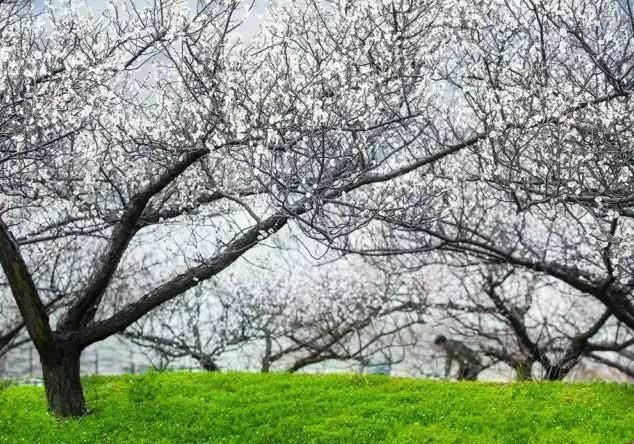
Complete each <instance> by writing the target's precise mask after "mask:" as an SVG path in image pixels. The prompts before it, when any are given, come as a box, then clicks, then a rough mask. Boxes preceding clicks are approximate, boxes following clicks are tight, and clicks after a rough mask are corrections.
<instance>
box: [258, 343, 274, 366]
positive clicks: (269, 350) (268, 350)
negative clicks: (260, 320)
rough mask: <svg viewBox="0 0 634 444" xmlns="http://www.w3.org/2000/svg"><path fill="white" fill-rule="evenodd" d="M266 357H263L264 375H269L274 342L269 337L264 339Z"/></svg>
mask: <svg viewBox="0 0 634 444" xmlns="http://www.w3.org/2000/svg"><path fill="white" fill-rule="evenodd" d="M264 341H265V342H264V356H262V368H261V371H262V373H268V372H269V371H270V370H271V353H272V350H273V341H272V340H271V337H270V336H269V335H266V338H265V339H264Z"/></svg>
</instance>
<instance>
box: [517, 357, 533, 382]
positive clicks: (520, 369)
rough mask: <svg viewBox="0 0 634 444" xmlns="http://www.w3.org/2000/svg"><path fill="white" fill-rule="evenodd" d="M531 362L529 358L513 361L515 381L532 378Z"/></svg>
mask: <svg viewBox="0 0 634 444" xmlns="http://www.w3.org/2000/svg"><path fill="white" fill-rule="evenodd" d="M532 367H533V363H532V362H531V361H530V360H519V361H515V362H514V363H513V369H514V370H515V379H516V380H517V381H528V380H530V379H531V378H532V376H533V372H532Z"/></svg>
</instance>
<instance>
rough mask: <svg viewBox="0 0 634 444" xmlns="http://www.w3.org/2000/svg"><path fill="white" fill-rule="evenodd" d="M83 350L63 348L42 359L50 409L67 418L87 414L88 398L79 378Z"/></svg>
mask: <svg viewBox="0 0 634 444" xmlns="http://www.w3.org/2000/svg"><path fill="white" fill-rule="evenodd" d="M80 354H81V352H80V351H79V350H76V349H74V348H70V349H69V348H66V347H64V348H62V349H61V350H59V351H57V352H56V353H55V355H54V357H53V358H52V359H41V363H42V373H43V376H44V387H45V389H46V399H47V402H48V409H49V411H50V412H51V413H53V414H55V415H57V416H60V417H63V418H67V417H78V416H83V415H85V414H86V412H87V409H86V400H85V399H84V392H83V389H82V387H81V381H80V378H79V357H80Z"/></svg>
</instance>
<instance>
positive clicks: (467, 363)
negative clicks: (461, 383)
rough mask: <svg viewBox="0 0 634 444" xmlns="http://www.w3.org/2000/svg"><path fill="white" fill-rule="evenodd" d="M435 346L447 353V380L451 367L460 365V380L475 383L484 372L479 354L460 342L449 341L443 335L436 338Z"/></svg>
mask: <svg viewBox="0 0 634 444" xmlns="http://www.w3.org/2000/svg"><path fill="white" fill-rule="evenodd" d="M434 344H435V345H436V346H438V347H439V348H440V349H442V350H443V351H444V352H445V355H446V358H445V378H447V377H449V372H450V371H451V365H452V364H453V362H454V361H456V362H457V363H458V380H468V381H475V380H476V379H478V374H479V373H480V372H481V371H482V370H484V366H483V365H482V361H481V360H480V357H479V356H478V354H477V353H476V352H475V351H474V350H472V349H470V348H469V347H467V346H466V345H465V344H463V343H462V342H460V341H455V340H452V339H447V338H446V337H445V336H443V335H438V336H436V339H434Z"/></svg>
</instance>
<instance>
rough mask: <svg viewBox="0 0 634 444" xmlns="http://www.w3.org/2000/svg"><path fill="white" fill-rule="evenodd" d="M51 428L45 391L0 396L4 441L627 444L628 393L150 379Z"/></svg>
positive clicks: (342, 379)
mask: <svg viewBox="0 0 634 444" xmlns="http://www.w3.org/2000/svg"><path fill="white" fill-rule="evenodd" d="M84 384H85V388H86V394H87V397H88V401H89V403H90V406H91V407H92V408H93V410H94V411H93V413H92V414H91V415H89V416H87V417H85V418H83V419H82V420H80V421H77V420H74V421H56V420H55V419H54V418H52V417H51V416H50V415H48V414H47V413H46V412H45V405H44V399H43V390H42V389H41V388H34V387H25V386H22V387H11V388H8V389H5V390H0V442H6V443H19V442H28V443H34V442H38V443H40V442H42V443H49V442H50V443H53V442H54V443H79V442H86V443H100V442H122V443H143V442H146V443H153V444H156V443H168V442H169V443H171V442H182V443H191V442H214V443H215V442H245V443H278V442H297V443H305V442H364V443H365V442H368V443H376V442H382V441H387V442H397V443H416V442H456V443H466V442H481V443H493V442H517V443H528V442H556V443H566V444H569V443H575V442H583V443H586V442H593V443H601V444H604V443H612V442H613V443H626V442H634V386H627V385H617V384H603V383H594V384H565V383H554V384H545V383H542V384H539V383H524V384H485V383H448V382H437V381H424V380H411V379H397V378H387V377H382V376H372V377H364V376H352V375H339V376H334V375H330V376H309V375H294V376H289V375H283V374H271V375H256V374H240V373H224V374H204V373H163V374H158V373H153V374H148V375H144V376H120V377H94V378H88V379H86V380H85V382H84Z"/></svg>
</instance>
